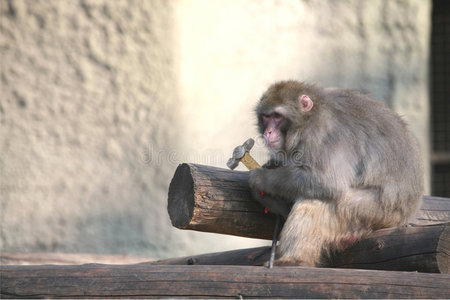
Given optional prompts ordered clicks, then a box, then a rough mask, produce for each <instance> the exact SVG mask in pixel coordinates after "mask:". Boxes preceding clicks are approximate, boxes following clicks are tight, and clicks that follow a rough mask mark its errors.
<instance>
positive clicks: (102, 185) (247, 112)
mask: <svg viewBox="0 0 450 300" xmlns="http://www.w3.org/2000/svg"><path fill="white" fill-rule="evenodd" d="M430 5H431V4H430V1H426V0H405V1H388V0H385V1H382V0H374V1H356V0H341V1H307V0H304V1H275V0H273V1H272V0H271V1H268V0H264V1H256V0H255V1H238V0H234V1H224V0H211V1H200V0H192V1H189V0H171V1H165V0H160V1H157V0H148V1H143V0H142V1H137V0H136V1H133V0H115V1H107V0H73V1H59V0H42V1H37V0H10V1H7V0H0V26H1V31H0V55H1V62H0V63H1V70H0V84H1V86H0V205H1V206H0V209H1V211H0V213H1V216H0V217H1V220H0V222H1V228H0V230H1V234H0V250H7V251H63V252H91V253H105V254H108V253H132V254H135V255H145V256H149V257H169V256H177V255H187V254H189V253H200V252H208V251H219V250H225V249H230V248H233V247H234V248H240V247H246V246H250V245H253V244H255V243H256V244H258V243H259V242H255V241H252V240H247V239H240V238H234V237H224V236H219V235H213V234H203V233H195V232H186V231H179V230H176V229H173V228H172V227H171V225H170V220H169V218H168V215H167V211H166V205H167V188H168V184H169V182H170V179H171V176H172V174H173V172H174V170H175V168H176V166H177V164H178V163H181V162H185V161H190V162H200V163H204V164H211V165H217V166H223V167H225V162H226V160H227V158H228V156H229V155H230V154H231V151H232V149H233V148H234V146H236V145H237V144H239V143H241V142H242V141H244V140H245V139H246V138H247V137H249V136H253V137H256V130H255V126H254V125H255V118H254V117H253V115H252V109H253V106H254V104H255V102H256V100H257V99H258V98H259V96H260V94H261V93H262V92H263V91H264V89H265V88H267V86H268V85H269V84H270V83H271V82H273V81H275V80H281V79H292V78H293V79H299V80H307V81H315V82H319V83H322V84H324V85H334V86H341V87H348V88H357V89H361V90H363V91H365V92H368V93H371V94H372V95H373V96H374V97H375V98H377V99H380V100H384V101H386V103H387V104H388V105H389V106H391V107H392V108H394V109H395V110H397V111H399V112H400V113H401V114H402V115H403V116H404V118H405V119H406V120H407V121H409V122H410V124H411V128H412V130H413V131H414V133H415V135H416V137H417V138H418V140H419V141H420V143H421V146H422V149H423V150H424V151H423V153H424V161H427V160H428V150H427V149H428V87H427V67H428V43H429V23H430V20H429V17H430ZM255 154H256V156H257V158H258V160H260V161H262V160H263V159H264V158H265V151H264V150H263V149H262V147H261V145H258V146H257V149H255Z"/></svg>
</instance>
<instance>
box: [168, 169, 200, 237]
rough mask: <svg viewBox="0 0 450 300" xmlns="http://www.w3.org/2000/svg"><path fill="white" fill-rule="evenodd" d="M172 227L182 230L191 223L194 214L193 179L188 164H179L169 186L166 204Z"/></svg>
mask: <svg viewBox="0 0 450 300" xmlns="http://www.w3.org/2000/svg"><path fill="white" fill-rule="evenodd" d="M167 210H168V212H169V216H170V220H171V221H172V225H173V226H174V227H177V228H180V229H183V228H185V227H186V226H188V225H189V223H190V222H191V219H192V216H193V212H194V179H193V177H192V173H191V167H190V166H189V164H186V163H184V164H180V165H179V166H178V168H177V169H176V171H175V174H174V176H173V178H172V181H171V182H170V186H169V199H168V204H167Z"/></svg>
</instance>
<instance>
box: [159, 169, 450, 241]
mask: <svg viewBox="0 0 450 300" xmlns="http://www.w3.org/2000/svg"><path fill="white" fill-rule="evenodd" d="M247 179H248V172H243V171H231V170H228V169H222V168H216V167H211V166H204V165H197V164H181V165H179V166H178V168H177V170H176V171H175V174H174V176H173V179H172V181H171V183H170V187H169V199H168V211H169V216H170V219H171V221H172V225H173V226H175V227H177V228H180V229H190V230H197V231H204V232H214V233H223V234H231V235H237V236H243V237H251V238H260V239H272V235H273V229H274V227H275V216H273V215H272V214H265V213H264V207H262V206H261V205H260V204H259V203H258V202H256V201H254V200H253V199H252V198H251V194H250V190H249V188H248V184H247ZM423 200H424V203H423V205H422V208H421V209H420V210H419V211H418V212H417V213H416V215H415V216H414V217H413V218H412V219H411V220H410V224H413V225H426V224H437V223H444V222H449V221H450V199H446V198H437V197H429V196H425V197H424V199H423Z"/></svg>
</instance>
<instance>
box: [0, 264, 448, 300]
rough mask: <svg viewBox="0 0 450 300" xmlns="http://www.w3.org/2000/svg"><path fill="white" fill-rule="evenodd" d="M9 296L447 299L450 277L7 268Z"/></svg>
mask: <svg viewBox="0 0 450 300" xmlns="http://www.w3.org/2000/svg"><path fill="white" fill-rule="evenodd" d="M0 278H1V279H2V280H1V283H0V289H1V291H0V295H1V297H2V298H163V297H183V298H185V297H186V298H225V297H227V298H229V297H233V298H240V297H242V298H247V297H248V298H448V297H449V295H450V275H447V274H429V273H416V272H396V271H391V272H385V271H369V270H343V269H325V268H323V269H321V268H301V267H275V268H273V269H268V268H265V267H251V266H250V267H249V266H162V265H151V264H146V263H143V264H137V265H122V266H117V265H98V264H88V265H81V266H79V265H75V266H73V265H71V266H52V265H40V266H2V267H0Z"/></svg>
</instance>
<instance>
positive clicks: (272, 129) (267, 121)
mask: <svg viewBox="0 0 450 300" xmlns="http://www.w3.org/2000/svg"><path fill="white" fill-rule="evenodd" d="M262 119H263V123H264V141H265V142H266V145H267V146H268V147H269V148H270V149H272V150H281V149H283V147H284V134H283V132H282V130H281V129H282V127H283V124H284V122H285V119H284V116H283V115H282V114H280V113H278V112H271V113H269V114H262Z"/></svg>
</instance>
